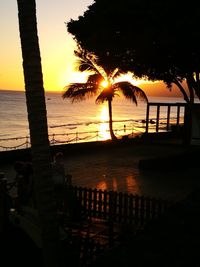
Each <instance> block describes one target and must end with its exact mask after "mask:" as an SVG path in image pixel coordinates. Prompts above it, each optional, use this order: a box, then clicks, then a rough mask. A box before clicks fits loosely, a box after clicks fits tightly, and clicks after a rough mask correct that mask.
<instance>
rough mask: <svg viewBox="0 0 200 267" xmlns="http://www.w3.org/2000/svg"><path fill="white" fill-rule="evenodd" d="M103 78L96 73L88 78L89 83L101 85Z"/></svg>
mask: <svg viewBox="0 0 200 267" xmlns="http://www.w3.org/2000/svg"><path fill="white" fill-rule="evenodd" d="M101 80H102V76H101V75H100V74H99V73H94V74H91V75H89V76H88V79H87V83H94V84H100V82H101Z"/></svg>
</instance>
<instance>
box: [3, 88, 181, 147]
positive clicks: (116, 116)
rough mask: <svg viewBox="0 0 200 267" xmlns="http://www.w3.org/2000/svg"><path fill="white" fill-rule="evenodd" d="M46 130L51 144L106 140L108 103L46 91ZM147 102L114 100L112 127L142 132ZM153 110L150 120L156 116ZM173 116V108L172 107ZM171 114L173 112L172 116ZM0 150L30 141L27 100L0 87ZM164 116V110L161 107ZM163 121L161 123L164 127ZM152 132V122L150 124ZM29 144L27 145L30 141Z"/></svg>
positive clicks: (120, 131)
mask: <svg viewBox="0 0 200 267" xmlns="http://www.w3.org/2000/svg"><path fill="white" fill-rule="evenodd" d="M45 99H46V108H47V119H48V132H49V140H50V142H51V144H61V143H75V142H89V141H97V140H98V141H100V140H106V139H109V138H110V136H109V126H108V108H107V103H106V102H105V103H104V104H96V103H95V98H93V99H87V100H85V101H82V102H78V103H73V104H72V103H71V102H70V101H69V100H68V99H63V98H62V93H61V92H60V93H50V92H47V93H45ZM149 102H170V103H175V102H183V99H182V98H177V97H149ZM146 108H147V104H146V103H144V102H142V101H139V102H138V105H137V106H136V105H135V104H133V103H132V102H130V101H127V100H126V99H124V98H123V97H117V96H116V97H115V99H114V101H113V128H114V130H115V134H116V135H117V136H118V137H120V136H122V135H128V134H132V135H137V134H140V133H142V132H144V131H145V124H144V120H145V119H146ZM154 111H155V110H152V113H151V114H150V116H151V117H150V119H152V120H154V119H155V112H154ZM171 113H172V115H171V116H172V118H173V116H175V115H176V111H175V110H174V111H173V110H171ZM173 113H174V115H173ZM0 118H1V120H0V150H12V149H17V148H26V147H27V144H28V142H29V127H28V120H27V110H26V99H25V93H24V92H18V91H7V90H0ZM160 118H161V119H165V118H166V109H165V110H161V114H160ZM164 126H165V124H164V123H163V127H164ZM152 127H154V128H152V131H154V130H155V125H152ZM29 145H30V144H29Z"/></svg>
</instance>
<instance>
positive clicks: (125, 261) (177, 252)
mask: <svg viewBox="0 0 200 267" xmlns="http://www.w3.org/2000/svg"><path fill="white" fill-rule="evenodd" d="M170 145H171V144H170ZM147 147H148V148H150V147H151V146H146V148H145V149H144V146H142V147H139V146H136V148H135V150H134V155H137V164H140V165H141V166H140V167H141V168H142V169H143V170H144V171H147V172H148V171H149V172H151V171H152V168H153V166H155V162H156V165H157V169H159V171H162V172H164V173H166V172H168V171H169V173H170V172H171V171H174V170H175V171H176V169H177V168H178V169H182V168H183V167H186V164H187V167H188V168H189V172H188V174H190V173H191V174H195V175H196V176H198V173H199V170H200V169H199V167H198V155H199V152H198V150H196V149H195V150H191V149H189V150H188V149H185V148H181V149H180V147H176V146H173V149H170V148H169V147H168V146H165V149H164V150H163V149H162V148H161V146H159V145H158V144H157V147H158V148H159V149H157V150H155V151H154V150H149V151H147V150H146V149H147ZM166 147H167V148H169V149H167V150H166ZM141 148H142V149H141ZM124 149H125V150H126V148H124ZM140 149H141V150H140ZM159 151H160V153H158V152H159ZM163 151H168V152H170V151H171V152H174V153H173V154H171V152H170V153H168V154H167V153H164V154H163ZM177 151H178V158H177V157H176V156H177ZM113 152H114V154H116V150H115V149H114V148H113V150H112V153H113ZM179 152H181V154H179ZM101 153H102V152H101ZM101 153H99V155H101ZM141 153H143V154H142V157H139V155H141ZM86 154H87V155H88V153H85V154H84V153H83V154H82V155H84V157H85V155H86ZM89 154H90V155H91V153H89ZM112 155H113V154H112ZM147 155H148V156H147ZM79 157H81V154H80V153H79ZM91 158H92V157H91ZM108 158H109V157H108ZM108 158H107V159H108ZM146 159H148V161H146ZM109 162H111V161H109ZM166 163H167V164H166ZM79 164H81V163H80V162H79ZM189 165H190V166H189ZM74 166H75V165H73V167H74ZM98 166H100V165H98V162H97V166H96V167H97V168H98ZM124 167H126V166H124ZM167 167H168V168H167ZM190 167H192V168H193V169H194V170H195V171H194V172H190ZM188 168H187V169H188ZM170 169H171V170H170ZM80 170H81V166H80ZM169 173H168V174H169ZM175 174H176V175H177V173H175ZM191 178H192V177H191ZM179 179H180V180H179V183H180V186H181V176H180V177H179ZM188 179H190V177H189V176H188ZM199 226H200V189H199V187H198V183H195V186H194V187H193V188H192V187H190V190H188V193H187V194H186V195H185V197H182V198H181V199H180V200H179V201H178V202H176V204H175V205H174V206H173V207H171V208H170V210H169V211H168V212H167V214H165V215H164V216H163V217H162V218H160V219H159V220H157V221H154V222H152V223H150V224H149V225H147V227H146V228H145V229H143V230H142V231H140V232H139V233H137V234H134V233H133V232H132V231H131V229H128V228H125V230H124V232H123V234H122V235H121V243H120V245H119V246H117V247H116V248H113V249H110V250H108V251H106V252H105V253H104V254H103V255H102V256H101V257H99V258H98V259H97V260H96V261H95V263H94V264H93V265H92V266H93V267H100V266H101V267H102V266H105V267H106V266H109V267H110V266H116V267H118V266H119V267H122V266H123V267H129V266H135V267H146V266H159V267H186V266H187V267H199V266H200V260H199V247H200V227H199ZM0 245H1V260H0V261H1V266H21V267H23V266H30V267H32V266H34V267H36V266H37V267H40V266H42V259H41V254H40V251H39V250H38V249H37V248H36V247H35V245H34V243H33V242H32V241H31V240H30V239H29V238H28V237H27V236H26V235H25V234H24V233H23V232H22V231H21V230H20V229H18V228H14V227H12V226H9V228H8V232H7V235H5V236H3V237H1V239H0ZM66 266H78V265H77V264H74V263H73V262H72V263H69V262H67V263H66Z"/></svg>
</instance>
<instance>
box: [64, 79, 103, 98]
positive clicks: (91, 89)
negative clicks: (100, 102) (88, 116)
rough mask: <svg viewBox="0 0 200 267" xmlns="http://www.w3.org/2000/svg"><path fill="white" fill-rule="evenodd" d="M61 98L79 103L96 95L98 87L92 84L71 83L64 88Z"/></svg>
mask: <svg viewBox="0 0 200 267" xmlns="http://www.w3.org/2000/svg"><path fill="white" fill-rule="evenodd" d="M64 90H65V92H64V93H63V94H62V97H63V98H64V99H65V98H69V99H71V101H72V102H79V101H82V100H85V99H86V98H89V97H91V96H94V95H96V93H97V91H98V85H96V84H92V83H71V84H69V85H68V86H65V88H64Z"/></svg>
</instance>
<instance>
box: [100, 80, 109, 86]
mask: <svg viewBox="0 0 200 267" xmlns="http://www.w3.org/2000/svg"><path fill="white" fill-rule="evenodd" d="M101 86H102V87H104V88H106V87H108V81H105V80H104V81H102V82H101Z"/></svg>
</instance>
